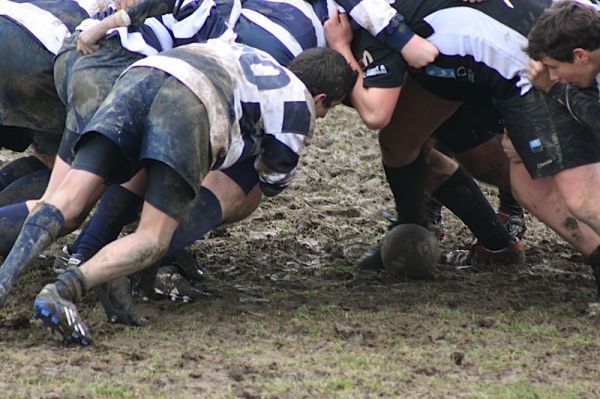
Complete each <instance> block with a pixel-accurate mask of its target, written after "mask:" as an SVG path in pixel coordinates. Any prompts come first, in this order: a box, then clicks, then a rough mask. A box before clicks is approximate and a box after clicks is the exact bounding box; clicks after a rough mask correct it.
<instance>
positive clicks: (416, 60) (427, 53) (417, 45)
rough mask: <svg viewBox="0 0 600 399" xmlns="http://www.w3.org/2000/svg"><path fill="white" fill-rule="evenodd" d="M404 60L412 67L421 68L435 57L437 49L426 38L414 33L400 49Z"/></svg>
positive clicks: (437, 52)
mask: <svg viewBox="0 0 600 399" xmlns="http://www.w3.org/2000/svg"><path fill="white" fill-rule="evenodd" d="M400 53H401V54H402V57H403V58H404V60H405V61H406V62H407V63H408V65H410V66H411V67H413V68H423V67H424V66H426V65H429V64H431V63H432V62H433V61H435V59H436V58H437V56H438V54H439V50H438V48H437V47H435V46H434V45H433V43H431V42H429V41H428V40H426V39H423V38H422V37H421V36H419V35H414V36H413V37H412V38H411V39H410V40H409V41H408V43H406V44H405V45H404V47H402V50H400Z"/></svg>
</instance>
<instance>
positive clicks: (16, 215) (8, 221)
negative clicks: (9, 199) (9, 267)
mask: <svg viewBox="0 0 600 399" xmlns="http://www.w3.org/2000/svg"><path fill="white" fill-rule="evenodd" d="M27 215H29V210H28V209H27V205H25V203H24V202H21V203H18V204H12V205H7V206H3V207H1V208H0V256H6V255H7V254H8V252H9V251H10V249H11V248H12V246H13V244H14V243H15V240H16V239H17V237H18V236H19V233H20V232H21V228H22V227H23V222H25V219H27Z"/></svg>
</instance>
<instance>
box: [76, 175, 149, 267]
mask: <svg viewBox="0 0 600 399" xmlns="http://www.w3.org/2000/svg"><path fill="white" fill-rule="evenodd" d="M143 201H144V200H143V198H141V197H140V196H138V195H137V194H134V193H133V192H131V191H129V190H127V189H126V188H124V187H121V186H119V185H114V184H113V185H110V186H109V187H108V189H107V190H106V192H105V193H104V194H103V195H102V198H101V199H100V202H99V203H98V207H97V208H96V212H95V213H94V215H93V216H92V219H90V221H89V222H88V223H87V224H86V225H85V227H84V229H83V231H82V232H81V234H79V237H77V240H75V242H74V243H73V244H72V245H71V246H70V247H69V252H70V253H78V254H80V255H82V256H83V259H84V260H88V259H90V258H91V257H92V256H94V255H95V254H96V253H97V252H98V251H99V250H100V249H101V248H102V247H104V246H105V245H106V244H108V243H109V242H112V241H114V240H115V239H116V238H117V237H118V236H119V233H120V232H121V230H122V229H123V227H124V226H126V225H128V224H129V223H132V222H134V221H135V220H136V219H137V217H138V215H139V211H140V207H141V206H142V203H143Z"/></svg>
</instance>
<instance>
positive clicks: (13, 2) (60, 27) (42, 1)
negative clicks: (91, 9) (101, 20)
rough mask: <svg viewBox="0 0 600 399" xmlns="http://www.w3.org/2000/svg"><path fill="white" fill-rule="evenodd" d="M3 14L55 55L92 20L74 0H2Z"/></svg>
mask: <svg viewBox="0 0 600 399" xmlns="http://www.w3.org/2000/svg"><path fill="white" fill-rule="evenodd" d="M0 15H2V16H4V17H6V18H9V19H11V20H12V21H14V22H16V23H18V24H19V25H21V26H22V27H23V28H25V29H26V30H27V31H29V32H30V33H31V34H32V35H33V36H34V37H35V38H36V39H37V40H38V41H39V42H40V43H42V45H43V46H44V47H46V48H47V49H48V51H50V52H52V53H53V54H56V53H57V52H58V50H59V49H60V47H61V46H62V42H63V40H64V39H65V38H66V37H68V36H69V35H70V34H71V33H72V32H73V31H74V30H75V27H76V26H77V25H79V24H80V23H81V21H83V20H84V19H85V18H88V17H89V14H88V11H86V10H85V9H84V8H83V7H82V6H81V5H80V4H79V3H78V2H77V1H74V0H29V1H24V0H10V1H9V0H0Z"/></svg>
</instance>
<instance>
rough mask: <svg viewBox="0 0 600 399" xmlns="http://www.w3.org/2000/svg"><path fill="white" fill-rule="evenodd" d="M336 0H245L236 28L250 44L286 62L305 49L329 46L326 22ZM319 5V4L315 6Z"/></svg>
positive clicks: (282, 62) (280, 61)
mask: <svg viewBox="0 0 600 399" xmlns="http://www.w3.org/2000/svg"><path fill="white" fill-rule="evenodd" d="M333 4H334V3H333V1H329V4H328V2H326V1H325V0H316V1H315V2H314V3H309V2H307V1H305V0H244V1H243V2H242V9H241V15H240V17H239V20H238V23H237V24H236V25H235V27H234V30H235V32H236V33H237V34H238V36H239V37H240V39H241V40H242V41H243V42H244V43H246V44H248V45H249V46H252V47H255V48H259V49H261V50H263V51H265V52H267V53H269V54H271V55H272V56H273V57H274V58H275V59H276V60H277V61H278V62H279V63H280V64H282V65H287V63H288V62H290V61H291V60H292V59H293V58H294V57H296V56H297V55H298V54H300V53H301V52H302V51H304V50H306V49H309V48H313V47H324V46H326V45H327V42H326V40H325V32H324V29H323V23H324V22H325V21H326V20H327V18H328V16H329V9H328V5H329V6H333ZM315 5H316V7H315Z"/></svg>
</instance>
